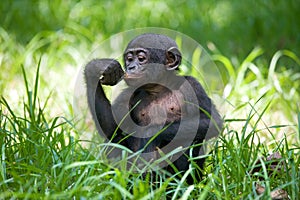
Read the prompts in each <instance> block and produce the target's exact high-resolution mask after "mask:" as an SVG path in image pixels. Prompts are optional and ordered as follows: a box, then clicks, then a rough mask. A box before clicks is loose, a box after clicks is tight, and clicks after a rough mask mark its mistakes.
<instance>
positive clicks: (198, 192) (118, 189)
mask: <svg viewBox="0 0 300 200" xmlns="http://www.w3.org/2000/svg"><path fill="white" fill-rule="evenodd" d="M40 61H41V60H40ZM245 62H252V60H246V61H245ZM40 66H41V62H39V64H38V65H37V68H36V69H37V71H36V76H35V79H34V80H33V81H32V82H31V81H29V79H28V78H27V76H26V72H25V70H24V68H22V70H23V78H24V82H23V87H24V88H25V98H24V100H23V101H22V103H21V104H20V106H21V107H22V109H21V110H20V109H18V111H17V112H16V111H15V110H14V109H13V108H12V107H11V106H10V104H9V102H8V101H7V100H6V99H5V98H4V97H2V98H1V101H0V105H1V107H0V133H1V134H0V137H1V141H0V145H1V155H2V156H1V163H0V175H1V176H0V177H1V179H0V190H1V193H0V198H1V199H6V198H13V199H36V198H38V199H71V198H75V199H80V198H87V199H161V198H162V199H164V198H165V197H166V196H168V197H170V198H172V199H178V198H181V199H257V198H266V199H267V198H268V197H269V196H270V194H271V191H273V190H276V189H283V190H285V191H286V192H287V193H288V194H289V196H290V198H291V199H297V198H298V196H299V194H300V191H299V182H300V174H299V166H300V159H299V152H300V151H299V149H300V145H299V136H300V133H299V121H298V122H297V123H298V127H293V126H292V125H291V126H288V128H290V129H288V130H289V131H291V132H288V134H284V136H283V137H281V138H278V137H276V134H274V133H273V131H272V130H273V129H274V130H281V129H284V128H285V127H286V126H283V125H282V124H278V125H276V124H272V125H271V126H268V125H266V124H264V125H265V127H264V128H261V125H260V123H261V121H262V120H263V118H265V116H268V117H270V116H272V113H270V111H269V109H270V106H271V104H272V103H271V101H269V102H267V103H265V102H264V103H263V105H264V106H262V105H261V104H260V103H261V101H264V99H265V98H266V96H267V95H269V94H267V93H265V94H264V95H262V96H261V97H259V98H257V100H256V101H255V102H254V103H251V102H249V103H243V104H242V105H241V106H237V107H236V111H237V112H238V111H240V110H249V112H248V113H247V114H246V115H245V118H238V119H232V118H227V120H226V124H225V130H224V133H223V134H221V135H220V137H219V138H218V139H217V140H216V143H215V144H214V145H213V147H212V148H211V150H210V151H209V152H208V154H207V157H208V158H207V161H206V165H205V168H204V171H203V180H202V181H201V182H199V183H197V184H195V185H191V186H189V185H187V184H186V183H185V178H186V175H188V173H194V171H193V170H192V168H193V167H196V166H191V167H192V168H191V169H190V170H188V171H187V172H186V173H185V174H184V175H183V176H176V175H173V176H171V177H169V176H166V175H167V174H166V172H164V171H158V175H157V176H156V178H154V180H150V177H151V176H146V177H143V176H142V175H141V174H143V173H144V172H145V171H147V170H148V169H151V167H153V166H146V167H145V168H144V169H141V170H140V171H138V172H137V171H136V169H135V168H130V169H127V168H126V162H127V159H126V155H127V154H126V152H127V151H128V150H127V149H125V148H124V147H119V148H122V149H123V152H124V154H123V158H122V159H121V160H120V161H118V162H115V163H114V162H109V161H108V159H107V157H106V153H105V152H106V149H107V148H108V146H110V144H101V143H96V142H93V141H90V143H93V145H94V146H95V147H97V148H98V149H99V151H100V154H101V155H99V156H98V157H95V156H94V154H93V153H92V152H91V151H89V150H88V149H84V148H83V147H82V145H81V143H80V140H79V139H78V137H77V136H78V135H80V133H78V131H79V130H77V129H76V128H75V126H74V125H73V124H72V122H71V121H69V120H67V119H66V118H65V117H63V116H62V117H57V116H56V117H50V116H49V115H48V113H47V112H46V110H47V108H48V106H49V105H48V104H47V103H48V101H49V100H50V99H51V98H52V97H51V96H49V97H48V98H46V101H43V102H44V103H41V100H40V99H39V97H38V89H39V82H40V81H39V71H40ZM252 67H253V66H252ZM241 68H243V67H241ZM228 71H230V70H228ZM241 71H242V72H238V73H237V77H238V76H241V75H239V73H244V74H245V73H246V72H245V70H242V69H241ZM273 73H275V72H273ZM236 79H237V80H238V78H236ZM247 80H249V79H247V78H246V79H244V80H243V81H242V83H241V86H243V84H246V81H247ZM233 81H234V80H233ZM266 81H267V80H266ZM30 85H32V86H30ZM31 88H32V89H31ZM236 91H238V90H236ZM277 92H278V91H277ZM273 93H274V94H277V93H276V92H274V91H272V94H273ZM231 95H232V96H234V94H231ZM279 96H280V95H279ZM233 99H234V98H233ZM278 101H279V100H278ZM280 101H283V100H280ZM290 111H291V109H290ZM268 112H269V113H268ZM282 113H284V112H282ZM294 113H296V112H294ZM297 118H298V120H299V118H300V113H299V112H298V117H297ZM235 123H238V124H239V125H240V126H241V128H240V129H239V128H238V127H236V128H234V126H235V125H234V124H235ZM293 130H295V131H294V132H293ZM296 131H297V132H296ZM265 132H267V134H268V136H267V137H268V138H267V139H268V142H271V143H266V142H261V141H262V140H261V138H263V137H266V135H265V134H266V133H265ZM290 138H293V141H290ZM98 149H97V150H98ZM274 152H279V153H280V155H281V156H282V158H280V159H279V160H278V162H283V163H284V165H285V168H280V169H279V170H276V171H275V172H274V173H270V169H269V168H268V166H269V163H270V162H271V161H267V160H265V159H264V158H265V157H267V156H268V154H269V153H274ZM136 156H138V154H136ZM165 158H166V159H167V156H166V157H165ZM255 169H258V170H255ZM254 171H255V172H254ZM167 177H169V178H167ZM256 183H259V184H260V185H262V186H265V188H266V191H265V193H263V194H260V195H259V194H257V193H256V192H255V185H256Z"/></svg>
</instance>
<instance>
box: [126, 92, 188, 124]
mask: <svg viewBox="0 0 300 200" xmlns="http://www.w3.org/2000/svg"><path fill="white" fill-rule="evenodd" d="M183 102H184V99H183V95H182V94H181V92H180V91H179V90H173V91H171V90H168V89H160V91H159V92H156V91H153V90H152V91H147V90H139V91H137V92H136V93H134V95H133V96H132V97H131V100H130V109H132V111H131V113H130V115H131V117H132V119H133V120H134V122H135V123H137V124H138V125H140V126H147V125H150V124H151V125H160V124H168V123H171V122H175V121H179V120H180V119H181V116H182V115H183V114H184V108H183Z"/></svg>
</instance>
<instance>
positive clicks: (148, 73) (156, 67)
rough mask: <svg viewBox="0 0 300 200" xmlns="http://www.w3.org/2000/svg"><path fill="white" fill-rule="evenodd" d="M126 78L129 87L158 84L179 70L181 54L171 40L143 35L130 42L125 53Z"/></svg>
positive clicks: (161, 36)
mask: <svg viewBox="0 0 300 200" xmlns="http://www.w3.org/2000/svg"><path fill="white" fill-rule="evenodd" d="M124 62H125V70H126V73H125V76H124V80H125V82H126V83H127V85H129V86H141V85H142V84H147V83H157V82H159V81H161V80H162V79H166V78H167V77H168V76H166V75H167V74H172V73H173V72H172V71H173V70H176V69H178V67H179V65H180V62H181V53H180V51H179V50H178V47H177V44H176V43H175V41H174V40H172V39H171V38H169V37H167V36H164V35H159V34H143V35H140V36H138V37H136V38H134V39H133V40H132V41H131V42H129V44H128V46H127V48H126V50H125V52H124Z"/></svg>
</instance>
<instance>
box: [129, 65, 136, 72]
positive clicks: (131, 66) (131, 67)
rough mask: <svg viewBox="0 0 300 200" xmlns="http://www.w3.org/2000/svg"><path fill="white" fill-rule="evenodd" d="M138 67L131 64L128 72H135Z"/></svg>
mask: <svg viewBox="0 0 300 200" xmlns="http://www.w3.org/2000/svg"><path fill="white" fill-rule="evenodd" d="M137 69H138V66H137V65H129V66H128V67H127V70H126V71H127V72H128V73H133V72H135V71H136V70H137Z"/></svg>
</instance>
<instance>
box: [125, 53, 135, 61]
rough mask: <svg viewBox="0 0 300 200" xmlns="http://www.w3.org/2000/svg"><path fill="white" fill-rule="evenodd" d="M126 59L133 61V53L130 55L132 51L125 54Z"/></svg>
mask: <svg viewBox="0 0 300 200" xmlns="http://www.w3.org/2000/svg"><path fill="white" fill-rule="evenodd" d="M125 58H126V61H128V62H132V61H133V55H132V53H128V54H126V57H125Z"/></svg>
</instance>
